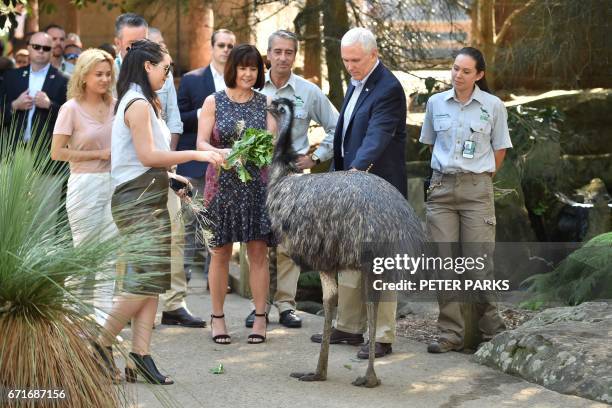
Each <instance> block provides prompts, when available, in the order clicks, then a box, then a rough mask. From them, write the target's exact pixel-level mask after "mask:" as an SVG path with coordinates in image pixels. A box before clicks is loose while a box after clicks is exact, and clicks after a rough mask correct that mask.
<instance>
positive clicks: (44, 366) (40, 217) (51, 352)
mask: <svg viewBox="0 0 612 408" xmlns="http://www.w3.org/2000/svg"><path fill="white" fill-rule="evenodd" d="M7 133H12V132H7ZM7 133H4V134H2V135H1V136H2V137H1V138H0V390H3V391H7V390H11V389H20V390H36V389H38V390H40V389H44V390H58V391H62V395H64V399H63V402H62V403H61V404H59V405H57V402H58V401H57V400H55V399H52V398H47V399H40V400H34V399H13V400H2V399H1V398H2V397H5V395H2V396H0V406H2V407H5V406H7V407H13V406H15V407H17V406H19V407H21V406H36V407H51V406H69V407H116V406H124V405H127V404H128V403H129V401H128V399H127V394H126V393H125V391H124V388H123V387H121V386H119V387H118V386H115V385H113V383H112V379H111V378H110V377H109V376H108V375H105V373H104V371H103V370H101V369H100V368H99V361H98V360H97V358H96V357H95V355H94V353H93V352H92V349H91V346H90V343H91V341H93V340H95V339H97V338H98V336H99V334H100V331H101V330H102V329H101V328H100V327H99V326H98V325H97V324H96V323H95V320H94V319H92V318H91V315H92V313H93V312H94V310H93V308H92V306H91V304H90V302H88V300H91V298H92V296H93V293H94V285H104V282H101V280H100V276H98V278H97V279H94V278H95V277H96V273H97V272H100V271H111V270H112V269H113V268H114V264H115V262H116V260H117V257H118V254H119V253H120V252H121V253H122V254H124V255H125V258H126V260H127V261H128V262H139V263H141V264H142V263H155V262H159V257H157V254H156V252H154V251H153V252H152V248H159V239H158V238H159V236H157V235H156V231H155V229H153V228H151V227H150V226H146V225H145V226H143V225H139V228H138V229H137V230H136V229H135V230H134V231H133V233H131V234H129V235H128V236H123V235H122V236H119V237H113V238H111V239H102V238H100V237H99V236H96V235H95V234H94V236H92V238H91V239H89V240H86V241H85V242H83V243H82V244H80V245H79V246H77V247H74V246H73V245H72V241H71V234H70V229H69V226H68V224H67V222H66V220H65V218H64V217H58V213H59V212H60V209H61V206H62V205H63V204H62V203H60V202H59V200H57V194H55V193H54V192H57V191H58V190H59V189H61V186H62V184H63V183H64V180H65V178H66V174H65V172H61V171H60V172H58V171H57V168H58V166H57V165H56V164H54V163H53V162H51V161H50V159H49V153H48V150H47V148H46V147H45V146H44V145H43V144H38V145H34V146H27V145H24V144H18V145H16V146H15V145H14V144H13V143H12V142H11V139H12V138H9V137H6V136H7ZM165 261H168V260H167V259H165ZM107 275H108V279H113V278H114V277H113V274H112V273H108V274H107ZM124 279H125V280H132V281H137V280H140V279H142V276H136V277H134V276H127V277H125V278H124ZM125 283H127V282H125ZM129 283H130V284H131V283H136V282H129ZM7 392H8V391H7ZM156 393H157V392H156ZM4 394H6V392H5V393H4ZM165 405H167V404H165Z"/></svg>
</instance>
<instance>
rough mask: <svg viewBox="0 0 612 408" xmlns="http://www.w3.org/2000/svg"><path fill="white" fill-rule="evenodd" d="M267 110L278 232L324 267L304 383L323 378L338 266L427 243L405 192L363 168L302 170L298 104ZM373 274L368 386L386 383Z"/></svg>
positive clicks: (361, 380) (301, 261)
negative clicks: (317, 336) (314, 354)
mask: <svg viewBox="0 0 612 408" xmlns="http://www.w3.org/2000/svg"><path fill="white" fill-rule="evenodd" d="M269 111H270V113H271V114H272V115H273V116H274V117H275V118H276V120H277V122H278V138H277V141H276V146H275V149H274V153H273V158H272V164H271V166H270V173H269V180H268V197H267V208H268V211H269V215H270V219H271V221H272V229H273V230H274V233H275V234H276V236H277V237H278V239H279V242H281V243H282V244H283V245H284V246H285V247H286V248H287V251H288V254H289V255H290V256H291V257H292V258H293V260H294V261H295V262H296V263H297V264H298V265H301V266H308V267H310V268H312V269H314V270H317V271H320V276H321V286H322V289H323V308H324V312H325V323H324V326H323V339H322V342H321V350H320V353H319V360H318V364H317V368H316V371H315V372H314V373H292V374H291V376H292V377H295V378H298V379H299V380H301V381H324V380H326V378H327V363H328V354H329V341H330V335H331V324H332V317H333V310H334V309H335V306H336V305H337V296H338V291H337V290H338V286H337V282H336V275H337V273H338V271H340V270H357V271H360V270H362V265H364V264H365V265H367V264H368V262H370V261H371V260H372V258H373V255H376V256H380V255H381V254H385V253H386V254H390V251H392V252H393V251H394V250H397V249H400V250H401V251H402V253H407V254H416V253H417V251H420V248H421V245H422V243H423V241H424V232H423V229H422V226H421V223H420V221H419V219H418V218H417V216H416V214H415V213H414V210H413V209H412V208H411V207H410V205H409V204H408V203H407V201H406V200H405V199H404V197H403V196H402V195H401V194H400V193H399V191H397V190H396V189H395V187H393V186H392V185H391V184H389V183H387V182H386V181H385V180H383V179H382V178H380V177H378V176H375V175H373V174H370V173H367V172H363V171H341V172H340V171H339V172H333V173H324V174H298V173H299V170H298V169H297V167H296V166H295V164H294V163H295V159H296V158H297V155H296V153H295V151H294V150H293V149H292V147H291V138H290V133H291V124H292V119H293V104H292V102H291V101H290V100H288V99H285V98H281V99H277V100H274V101H273V102H272V104H271V106H270V107H269ZM365 244H369V246H367V247H366V246H365ZM389 244H393V248H391V247H390V246H389ZM364 248H367V249H368V251H364ZM366 252H367V253H366ZM393 253H396V252H393ZM391 256H392V255H391ZM364 261H365V263H364ZM371 275H372V274H371V273H363V272H362V279H364V285H363V287H364V291H365V294H366V297H365V299H367V305H366V310H367V320H368V332H369V341H370V344H369V360H368V368H367V371H366V374H365V376H363V377H358V378H357V379H356V380H355V381H354V382H353V385H357V386H366V387H376V386H378V385H379V384H380V381H379V379H378V378H377V376H376V373H375V371H374V346H375V341H376V340H375V339H376V318H377V316H376V314H377V310H378V302H379V301H380V296H379V295H380V294H379V293H377V292H376V291H374V290H373V288H372V285H371V284H368V283H367V281H368V279H369V277H371Z"/></svg>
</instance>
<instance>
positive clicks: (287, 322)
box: [278, 310, 302, 329]
mask: <svg viewBox="0 0 612 408" xmlns="http://www.w3.org/2000/svg"><path fill="white" fill-rule="evenodd" d="M278 322H279V323H280V324H282V325H283V326H285V327H289V328H290V329H297V328H300V327H302V319H300V316H298V315H296V314H295V310H285V311H284V312H282V313H281V314H280V319H278Z"/></svg>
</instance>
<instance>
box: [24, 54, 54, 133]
mask: <svg viewBox="0 0 612 408" xmlns="http://www.w3.org/2000/svg"><path fill="white" fill-rule="evenodd" d="M50 66H51V64H47V65H45V66H44V67H43V68H42V69H40V70H38V71H32V66H31V65H30V73H29V77H28V94H29V95H30V97H32V98H34V97H35V96H36V94H37V93H38V92H39V91H42V88H43V85H44V84H45V78H46V77H47V73H48V72H49V67H50ZM35 110H36V105H33V106H32V108H31V109H30V111H29V112H28V125H27V126H26V130H25V133H24V134H23V140H24V142H27V141H29V140H30V139H31V138H32V117H33V116H34V111H35ZM43 125H44V124H43V123H37V126H38V127H41V126H43ZM39 130H40V129H39Z"/></svg>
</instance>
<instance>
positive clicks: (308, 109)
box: [261, 71, 338, 162]
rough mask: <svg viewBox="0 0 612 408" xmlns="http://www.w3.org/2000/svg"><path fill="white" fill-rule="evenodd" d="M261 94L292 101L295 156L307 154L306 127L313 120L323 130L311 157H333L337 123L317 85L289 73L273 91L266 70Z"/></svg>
mask: <svg viewBox="0 0 612 408" xmlns="http://www.w3.org/2000/svg"><path fill="white" fill-rule="evenodd" d="M261 93H263V94H264V95H266V96H271V97H272V98H287V99H289V100H291V101H292V102H293V104H294V107H295V108H294V112H293V126H292V127H291V145H292V147H293V150H295V151H296V153H298V154H306V153H307V152H308V149H309V147H310V144H309V142H308V128H309V126H310V121H311V120H314V121H315V122H317V123H318V124H319V125H321V126H323V129H325V138H324V139H323V140H322V141H321V143H320V144H319V147H318V148H317V150H315V151H314V154H315V155H316V156H317V157H318V158H319V160H321V161H322V162H323V161H326V160H328V159H330V158H331V157H332V156H333V155H334V133H335V132H336V124H337V123H338V111H337V110H336V108H334V106H333V105H332V104H331V102H330V101H329V99H327V97H326V96H325V94H324V93H323V91H321V89H320V88H319V87H318V86H316V85H315V84H313V83H312V82H310V81H307V80H305V79H304V78H302V77H300V76H298V75H295V74H293V73H292V74H291V76H290V77H289V80H288V81H287V83H286V84H285V85H283V86H282V87H280V88H276V86H275V85H274V83H273V82H272V80H271V79H270V71H268V72H267V73H266V82H265V84H264V87H263V89H262V90H261Z"/></svg>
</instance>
